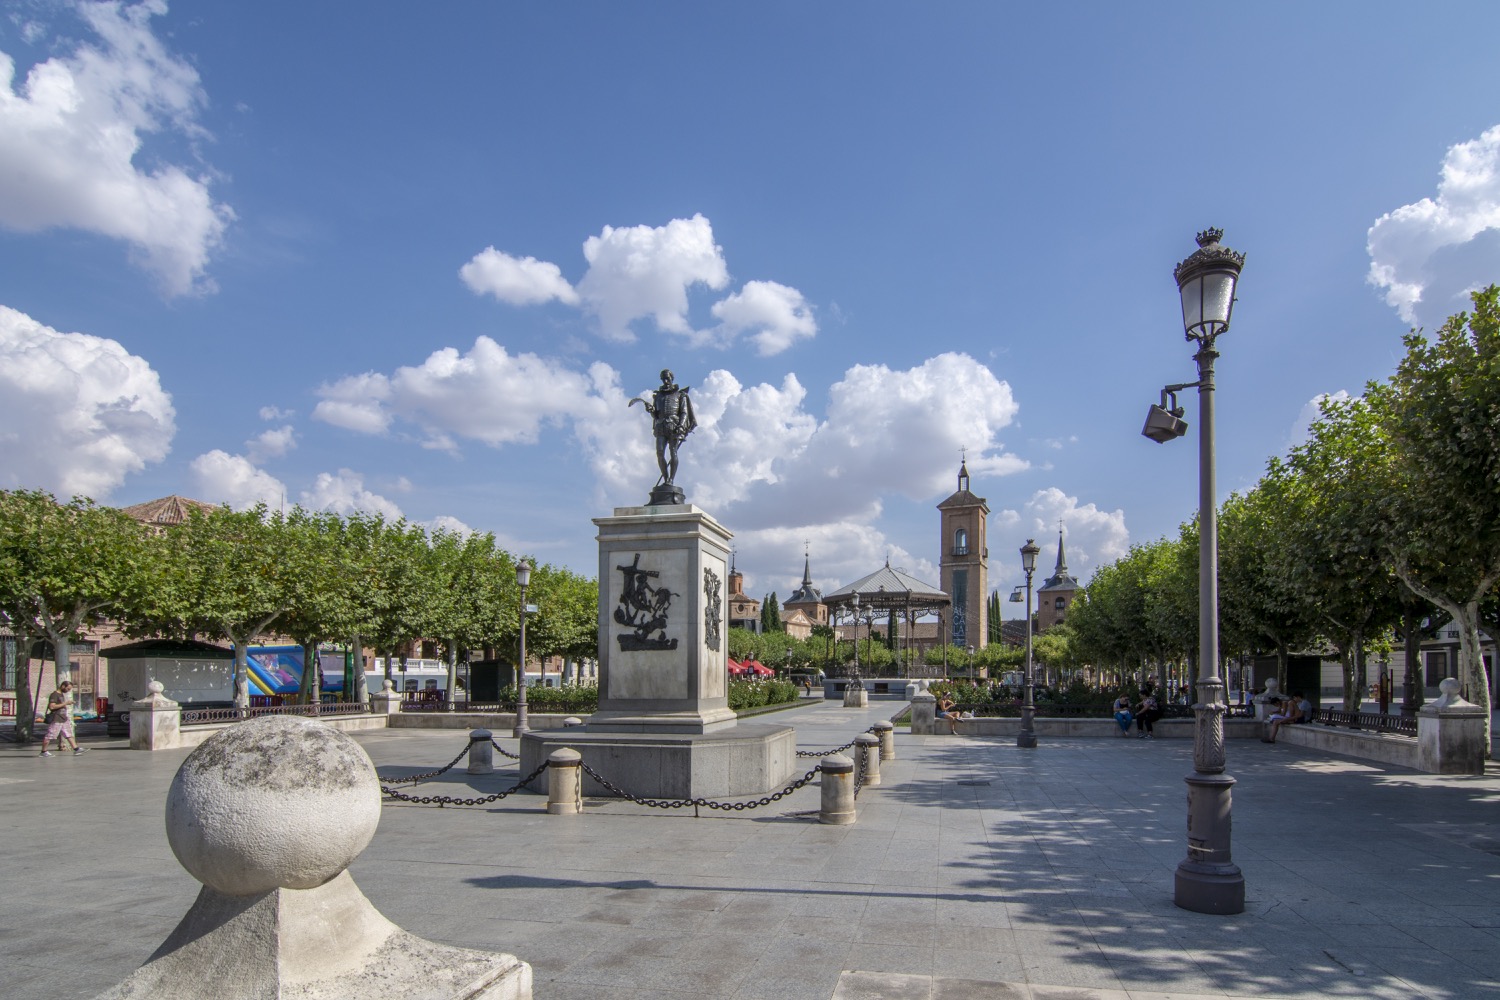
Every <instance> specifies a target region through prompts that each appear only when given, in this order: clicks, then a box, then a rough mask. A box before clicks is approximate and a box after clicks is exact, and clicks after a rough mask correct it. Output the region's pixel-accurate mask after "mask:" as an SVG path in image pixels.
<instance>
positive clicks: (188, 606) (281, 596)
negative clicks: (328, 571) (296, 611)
mask: <svg viewBox="0 0 1500 1000" xmlns="http://www.w3.org/2000/svg"><path fill="white" fill-rule="evenodd" d="M294 516H300V515H296V514H295V512H294ZM160 542H161V545H162V547H163V549H164V551H165V561H164V566H165V573H164V574H163V575H164V578H165V579H164V580H163V585H162V586H160V587H158V588H157V589H156V590H155V591H154V592H153V594H152V595H151V598H150V600H149V601H147V602H145V604H144V606H143V607H142V608H141V609H140V612H139V614H138V616H137V618H136V621H135V623H134V624H133V626H132V631H135V632H137V633H140V632H142V631H149V632H152V633H159V634H163V635H169V636H176V637H180V638H191V637H193V636H195V635H206V636H209V637H211V638H215V639H222V640H225V641H228V642H231V643H233V644H234V700H235V704H237V705H240V706H246V705H248V704H249V703H250V689H249V670H248V658H247V655H246V650H247V647H249V646H252V645H254V644H255V643H256V642H257V641H258V640H259V639H260V638H261V637H262V636H263V635H266V634H267V633H268V632H270V631H271V630H272V629H273V627H274V626H276V625H278V624H279V623H280V622H281V620H282V618H283V617H284V616H285V615H286V614H287V613H288V612H289V611H290V610H291V609H292V607H293V606H294V605H295V604H296V602H297V600H298V596H299V594H301V593H302V592H303V591H304V589H305V588H306V587H307V586H309V585H311V584H313V583H314V582H315V581H316V575H317V573H318V568H317V566H316V565H315V564H313V563H312V562H311V561H310V559H309V549H308V546H307V545H306V540H305V538H304V537H302V536H300V535H299V534H298V533H297V532H295V531H293V530H289V528H288V524H287V516H286V515H283V514H282V513H281V512H279V511H270V510H268V509H267V508H266V506H265V505H264V504H259V505H257V506H256V507H254V508H252V509H250V510H245V511H233V510H230V509H229V508H227V507H220V508H217V509H215V510H212V511H208V512H203V511H197V510H195V511H193V512H192V513H191V514H190V515H189V517H188V520H187V521H186V522H184V523H183V524H180V525H178V526H176V527H175V528H173V529H172V530H170V531H168V532H166V533H165V534H164V535H162V536H161V538H160Z"/></svg>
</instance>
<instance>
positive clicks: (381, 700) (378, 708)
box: [370, 678, 401, 715]
mask: <svg viewBox="0 0 1500 1000" xmlns="http://www.w3.org/2000/svg"><path fill="white" fill-rule="evenodd" d="M400 711H401V692H400V691H397V690H396V685H395V682H393V681H391V680H390V679H389V678H387V679H386V680H385V681H384V682H383V685H382V688H381V690H379V691H376V692H375V693H374V694H372V695H370V713H371V714H372V715H395V714H396V713H398V712H400Z"/></svg>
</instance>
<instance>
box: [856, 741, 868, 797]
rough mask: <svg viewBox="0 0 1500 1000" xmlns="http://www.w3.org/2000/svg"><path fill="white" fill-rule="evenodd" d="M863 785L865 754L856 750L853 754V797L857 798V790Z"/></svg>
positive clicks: (861, 750)
mask: <svg viewBox="0 0 1500 1000" xmlns="http://www.w3.org/2000/svg"><path fill="white" fill-rule="evenodd" d="M864 783H865V752H864V750H863V749H860V750H857V751H856V752H855V754H854V797H855V798H856V799H858V798H859V790H860V788H862V787H863V786H864Z"/></svg>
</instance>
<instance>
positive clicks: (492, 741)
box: [490, 737, 521, 760]
mask: <svg viewBox="0 0 1500 1000" xmlns="http://www.w3.org/2000/svg"><path fill="white" fill-rule="evenodd" d="M490 746H492V747H494V748H495V749H496V750H499V751H500V756H502V757H509V758H510V759H511V760H520V759H521V755H520V754H518V753H511V752H510V751H509V750H507V749H505V748H504V747H503V746H501V745H500V744H498V743H496V742H495V739H494V737H490Z"/></svg>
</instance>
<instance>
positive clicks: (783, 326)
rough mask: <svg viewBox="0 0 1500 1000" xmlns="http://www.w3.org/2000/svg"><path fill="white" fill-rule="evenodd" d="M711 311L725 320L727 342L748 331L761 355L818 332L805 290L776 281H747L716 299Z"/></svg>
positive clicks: (778, 351) (723, 322)
mask: <svg viewBox="0 0 1500 1000" xmlns="http://www.w3.org/2000/svg"><path fill="white" fill-rule="evenodd" d="M712 312H713V314H714V316H715V317H717V318H718V319H719V320H720V322H721V324H722V325H721V328H720V329H721V331H722V333H723V335H724V340H725V346H728V343H729V342H732V341H733V340H734V338H735V337H737V336H739V335H740V334H741V333H747V332H748V333H749V334H750V339H751V340H752V341H754V342H755V346H756V349H757V350H758V351H759V353H760V354H761V356H762V357H769V356H771V355H773V354H780V353H781V352H782V351H784V350H786V349H787V348H788V347H791V346H792V344H793V343H795V342H796V341H798V340H800V339H802V338H804V337H812V336H815V335H816V334H817V332H818V322H817V320H815V319H814V318H813V314H812V307H811V306H809V305H808V304H807V300H806V299H804V298H803V297H802V293H801V292H799V291H797V289H795V288H789V287H787V286H786V285H782V284H779V283H777V282H775V281H747V282H745V285H744V287H743V288H741V289H740V290H739V291H738V292H735V293H733V294H731V295H729V296H728V297H726V298H724V299H722V300H720V301H718V302H716V303H714V307H713V310H712ZM710 333H712V331H711V332H710Z"/></svg>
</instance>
